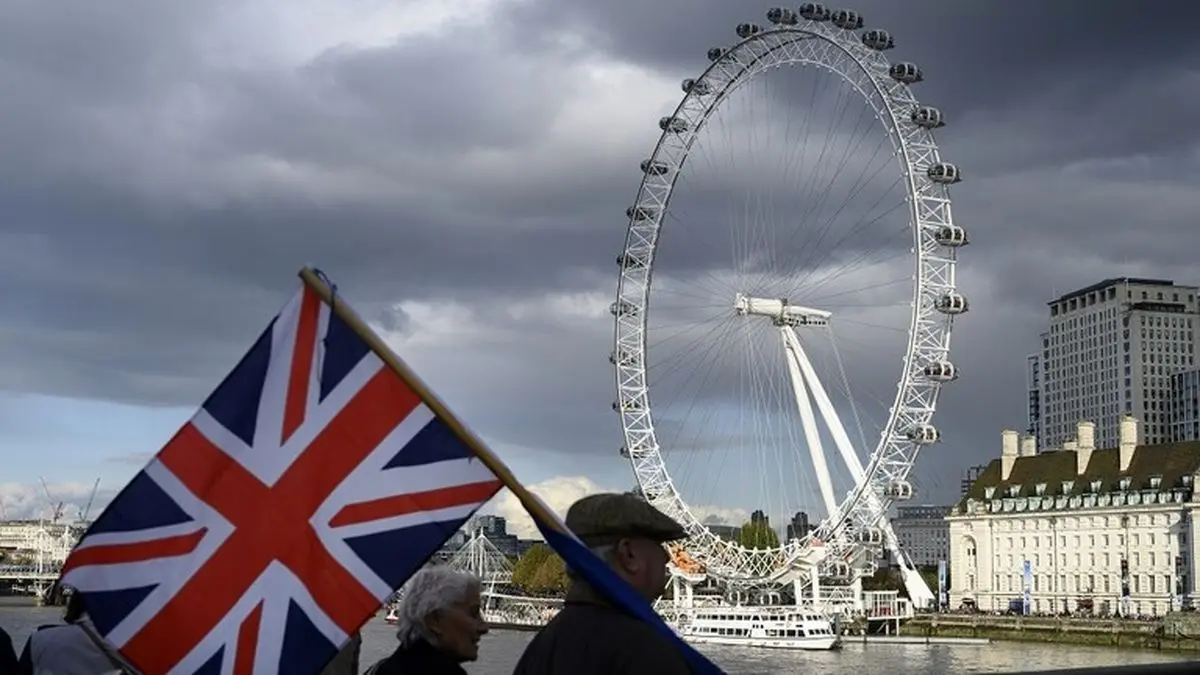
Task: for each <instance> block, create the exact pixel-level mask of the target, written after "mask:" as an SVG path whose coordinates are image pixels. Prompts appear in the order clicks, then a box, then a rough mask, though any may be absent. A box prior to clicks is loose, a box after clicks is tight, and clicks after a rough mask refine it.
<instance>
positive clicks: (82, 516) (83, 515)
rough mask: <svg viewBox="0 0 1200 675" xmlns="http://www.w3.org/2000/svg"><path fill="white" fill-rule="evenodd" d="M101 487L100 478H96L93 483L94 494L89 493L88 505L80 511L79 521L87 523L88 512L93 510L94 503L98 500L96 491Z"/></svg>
mask: <svg viewBox="0 0 1200 675" xmlns="http://www.w3.org/2000/svg"><path fill="white" fill-rule="evenodd" d="M99 489H100V479H99V478H96V482H95V483H92V494H90V495H88V500H87V505H86V506H84V507H83V509H82V510H81V511H80V512H79V522H80V523H81V524H86V523H87V519H88V514H89V513H91V512H92V504H93V503H94V502H95V501H96V491H97V490H99Z"/></svg>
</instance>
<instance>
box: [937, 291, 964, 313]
mask: <svg viewBox="0 0 1200 675" xmlns="http://www.w3.org/2000/svg"><path fill="white" fill-rule="evenodd" d="M933 307H934V309H936V310H937V311H939V312H941V313H942V314H966V313H967V310H968V309H969V308H970V306H969V304H968V303H967V297H966V296H965V295H963V294H962V293H959V292H958V291H950V292H949V293H943V294H941V295H939V296H938V297H937V299H936V300H934V302H933Z"/></svg>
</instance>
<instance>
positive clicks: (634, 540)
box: [566, 493, 687, 601]
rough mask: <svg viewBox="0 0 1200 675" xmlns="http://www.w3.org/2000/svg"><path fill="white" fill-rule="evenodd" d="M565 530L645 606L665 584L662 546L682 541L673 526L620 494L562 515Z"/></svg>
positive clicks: (586, 501) (598, 497)
mask: <svg viewBox="0 0 1200 675" xmlns="http://www.w3.org/2000/svg"><path fill="white" fill-rule="evenodd" d="M566 524H567V528H568V529H570V530H571V531H572V532H574V533H575V536H577V537H579V539H580V541H582V542H583V543H584V544H586V545H587V546H588V548H590V549H591V550H592V551H593V552H594V553H596V555H598V556H600V558H601V559H603V560H604V561H605V562H606V563H608V565H609V566H610V567H611V568H612V569H613V571H614V572H616V573H617V575H618V576H620V577H621V578H622V579H624V580H625V581H627V582H629V585H631V586H633V587H634V588H635V589H637V590H638V591H639V592H640V593H641V594H642V595H643V596H644V597H645V598H646V599H647V600H651V601H652V600H654V599H655V598H657V597H658V596H660V595H662V592H663V589H664V587H665V586H666V584H667V562H668V561H669V560H670V558H669V556H668V554H667V550H666V548H665V544H666V543H667V542H671V541H677V540H679V539H684V538H685V537H687V532H685V531H684V529H683V527H682V526H680V525H679V523H677V522H675V521H674V520H672V519H671V518H670V517H668V516H667V515H666V514H664V513H663V512H661V511H659V510H658V509H656V508H654V507H653V506H651V505H650V504H649V503H648V502H646V501H645V500H644V499H641V498H639V497H636V496H634V495H631V494H625V493H603V494H596V495H590V496H588V497H584V498H583V499H580V500H579V501H577V502H575V503H574V504H572V505H571V508H570V509H568V510H567V518H566Z"/></svg>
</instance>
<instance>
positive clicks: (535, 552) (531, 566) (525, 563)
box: [512, 544, 554, 590]
mask: <svg viewBox="0 0 1200 675" xmlns="http://www.w3.org/2000/svg"><path fill="white" fill-rule="evenodd" d="M551 555H554V551H553V550H551V548H550V547H549V546H547V545H545V544H534V545H533V546H532V547H531V548H530V549H529V550H528V551H526V552H525V554H524V555H522V556H521V557H520V558H518V559H517V563H516V564H515V565H513V580H512V582H513V585H514V586H516V587H518V588H523V589H526V590H530V588H531V586H532V584H533V578H534V576H535V575H536V574H537V572H538V570H539V569H541V567H542V564H543V563H545V562H546V560H547V559H549V558H550V556H551Z"/></svg>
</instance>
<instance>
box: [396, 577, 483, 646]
mask: <svg viewBox="0 0 1200 675" xmlns="http://www.w3.org/2000/svg"><path fill="white" fill-rule="evenodd" d="M480 603H481V601H480V597H479V579H477V578H476V577H475V576H474V575H472V574H468V573H466V572H459V571H456V570H453V569H451V568H449V567H445V566H441V565H438V566H434V567H427V568H425V569H423V570H421V571H419V572H417V573H416V574H415V575H413V578H412V579H410V580H409V582H408V584H407V585H406V586H405V587H404V597H403V598H402V599H401V600H400V608H399V611H398V612H397V613H398V614H399V631H398V632H397V635H398V637H399V638H400V642H401V644H405V645H410V644H412V643H414V642H417V641H419V640H424V641H426V642H428V643H429V644H431V645H433V646H434V647H436V648H438V649H440V650H441V651H443V652H445V653H447V654H449V655H450V656H452V657H453V658H454V659H455V660H456V661H459V662H462V661H474V660H475V659H476V658H478V656H479V638H481V637H482V636H483V634H484V633H487V632H488V629H487V623H485V622H484V620H483V616H482V615H481V612H480V610H481V608H480Z"/></svg>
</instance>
